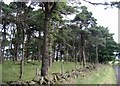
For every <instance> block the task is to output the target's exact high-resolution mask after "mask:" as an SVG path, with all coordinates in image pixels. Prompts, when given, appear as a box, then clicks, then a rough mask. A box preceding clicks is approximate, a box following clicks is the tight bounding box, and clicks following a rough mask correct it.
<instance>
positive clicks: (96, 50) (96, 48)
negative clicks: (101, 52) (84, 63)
mask: <svg viewBox="0 0 120 86" xmlns="http://www.w3.org/2000/svg"><path fill="white" fill-rule="evenodd" d="M95 52H96V60H95V62H96V63H99V61H98V47H97V45H96V47H95Z"/></svg>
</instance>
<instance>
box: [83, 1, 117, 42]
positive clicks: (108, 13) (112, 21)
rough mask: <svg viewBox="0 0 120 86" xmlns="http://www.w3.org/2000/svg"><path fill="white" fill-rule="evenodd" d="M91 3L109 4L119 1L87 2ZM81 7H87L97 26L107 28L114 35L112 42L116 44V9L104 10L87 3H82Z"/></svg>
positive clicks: (101, 7)
mask: <svg viewBox="0 0 120 86" xmlns="http://www.w3.org/2000/svg"><path fill="white" fill-rule="evenodd" d="M89 1H91V2H95V1H96V2H105V1H106V2H110V1H119V0H89ZM82 5H85V6H87V7H88V10H89V11H91V12H92V13H93V16H94V17H95V18H96V19H97V23H98V25H102V26H104V27H108V29H109V30H110V33H114V34H115V35H114V36H113V37H114V40H115V41H116V42H117V43H118V9H117V8H115V7H113V8H108V9H106V10H105V9H104V8H105V6H94V5H91V4H89V3H87V2H82Z"/></svg>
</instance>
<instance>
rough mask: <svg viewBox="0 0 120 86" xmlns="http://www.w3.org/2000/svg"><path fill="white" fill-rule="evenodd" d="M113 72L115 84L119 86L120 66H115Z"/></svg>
mask: <svg viewBox="0 0 120 86" xmlns="http://www.w3.org/2000/svg"><path fill="white" fill-rule="evenodd" d="M115 72H116V78H117V84H118V86H120V65H116V66H115Z"/></svg>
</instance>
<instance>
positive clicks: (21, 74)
mask: <svg viewBox="0 0 120 86" xmlns="http://www.w3.org/2000/svg"><path fill="white" fill-rule="evenodd" d="M22 76H23V59H21V60H20V76H19V79H21V78H22Z"/></svg>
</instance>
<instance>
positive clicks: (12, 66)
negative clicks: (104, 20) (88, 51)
mask: <svg viewBox="0 0 120 86" xmlns="http://www.w3.org/2000/svg"><path fill="white" fill-rule="evenodd" d="M34 63H35V64H34V65H33V63H32V62H29V63H26V64H25V65H24V68H23V71H24V72H23V77H22V80H24V81H30V80H32V79H33V78H34V77H35V73H36V70H35V69H36V67H37V68H38V69H39V70H40V69H41V62H38V61H35V62H34ZM61 65H63V70H64V72H66V71H71V70H72V69H75V63H73V62H66V63H64V64H63V62H54V63H53V65H52V67H51V68H49V74H51V73H60V72H61ZM19 67H20V65H19V62H15V63H13V62H12V61H5V62H3V64H2V74H0V75H2V77H3V78H2V82H8V81H15V80H18V78H19V72H20V70H19ZM76 67H77V68H78V67H80V65H77V66H76Z"/></svg>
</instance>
